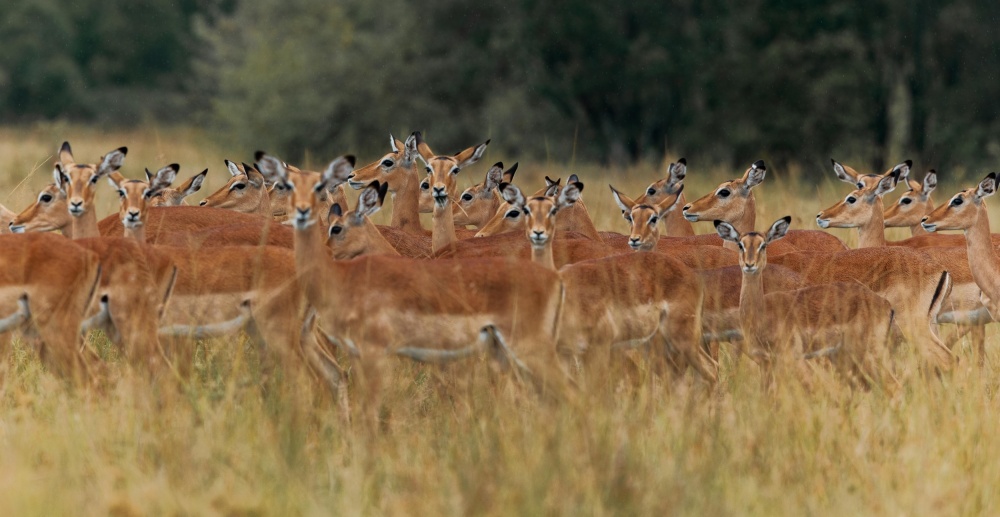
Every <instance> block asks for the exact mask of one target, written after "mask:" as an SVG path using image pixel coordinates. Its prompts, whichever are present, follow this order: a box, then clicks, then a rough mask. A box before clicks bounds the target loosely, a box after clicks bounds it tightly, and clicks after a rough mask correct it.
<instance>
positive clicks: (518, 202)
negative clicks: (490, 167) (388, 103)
mask: <svg viewBox="0 0 1000 517" xmlns="http://www.w3.org/2000/svg"><path fill="white" fill-rule="evenodd" d="M497 188H498V189H500V196H501V197H503V200H504V201H506V202H508V203H510V204H511V205H514V206H517V207H523V206H524V194H522V193H521V189H519V188H517V185H513V184H510V183H501V184H500V186H499V187H497Z"/></svg>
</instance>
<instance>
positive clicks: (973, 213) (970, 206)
mask: <svg viewBox="0 0 1000 517" xmlns="http://www.w3.org/2000/svg"><path fill="white" fill-rule="evenodd" d="M996 191H997V173H995V172H991V173H989V175H987V176H986V177H985V178H983V181H980V182H979V185H977V186H975V187H972V188H968V189H965V190H963V191H961V192H959V193H958V194H955V195H954V196H952V198H951V199H949V200H948V202H947V203H945V204H943V205H941V206H939V207H937V208H936V209H934V211H933V212H931V213H930V215H928V216H926V217H924V219H923V221H922V222H921V223H920V225H921V226H923V228H924V229H925V230H927V231H929V232H934V231H937V230H966V229H969V228H972V227H973V226H975V225H976V224H977V223H978V222H979V218H980V217H988V214H987V212H986V205H985V203H984V201H985V199H986V198H987V197H990V196H992V195H993V194H994V193H996Z"/></svg>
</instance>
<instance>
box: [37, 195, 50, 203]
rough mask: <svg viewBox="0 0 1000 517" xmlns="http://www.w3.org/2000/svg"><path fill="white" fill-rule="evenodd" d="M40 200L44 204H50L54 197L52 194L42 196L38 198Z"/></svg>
mask: <svg viewBox="0 0 1000 517" xmlns="http://www.w3.org/2000/svg"><path fill="white" fill-rule="evenodd" d="M38 200H39V201H41V202H42V203H48V202H50V201H52V195H51V194H42V195H41V196H39V197H38Z"/></svg>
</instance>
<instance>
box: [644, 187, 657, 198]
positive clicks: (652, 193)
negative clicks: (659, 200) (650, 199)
mask: <svg viewBox="0 0 1000 517" xmlns="http://www.w3.org/2000/svg"><path fill="white" fill-rule="evenodd" d="M646 195H647V196H653V195H656V189H655V188H653V187H649V190H647V191H646Z"/></svg>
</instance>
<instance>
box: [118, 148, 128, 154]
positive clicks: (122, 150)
mask: <svg viewBox="0 0 1000 517" xmlns="http://www.w3.org/2000/svg"><path fill="white" fill-rule="evenodd" d="M117 150H118V152H119V153H122V154H128V147H124V146H122V147H119V148H118V149H117Z"/></svg>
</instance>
